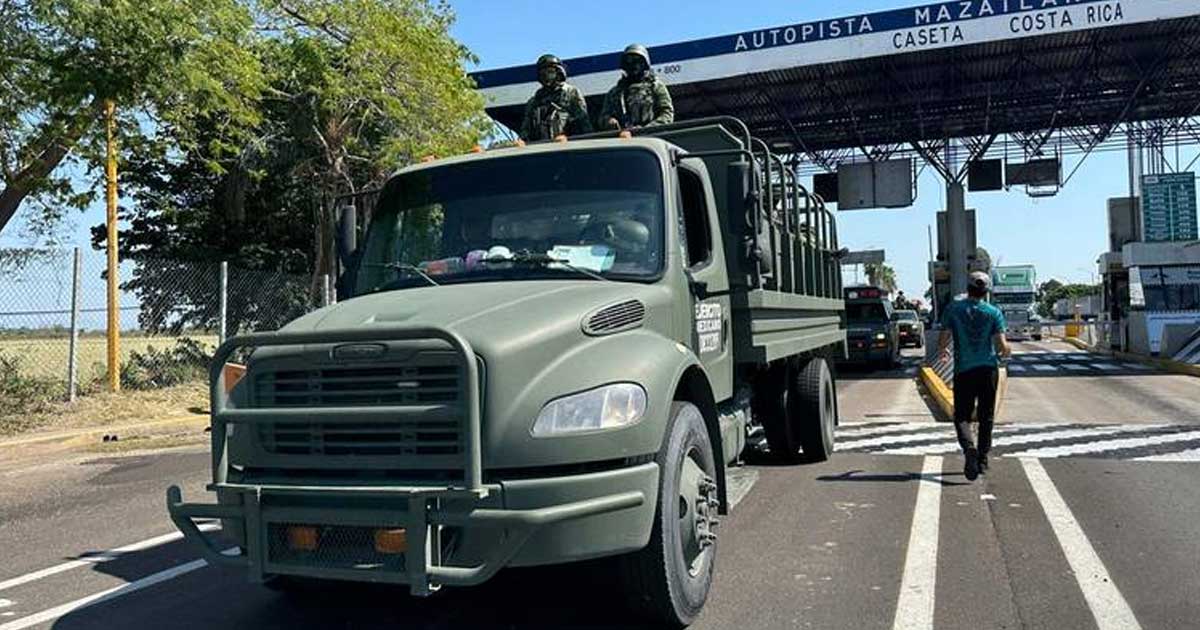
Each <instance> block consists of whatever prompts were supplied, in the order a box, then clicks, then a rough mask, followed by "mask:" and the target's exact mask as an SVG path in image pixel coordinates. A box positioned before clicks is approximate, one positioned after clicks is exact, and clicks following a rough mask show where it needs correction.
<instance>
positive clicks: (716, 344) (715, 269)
mask: <svg viewBox="0 0 1200 630" xmlns="http://www.w3.org/2000/svg"><path fill="white" fill-rule="evenodd" d="M677 172H678V174H679V177H678V182H679V197H678V198H679V209H680V211H679V232H680V243H681V245H682V250H683V261H684V262H683V264H684V267H685V269H686V272H687V276H688V283H689V285H690V286H689V289H690V291H689V293H690V295H691V299H692V318H691V322H692V325H691V329H692V330H691V339H690V344H689V345H690V347H691V348H692V351H693V352H695V353H696V356H697V357H699V358H700V361H701V363H702V364H703V365H704V369H705V370H706V371H707V372H708V377H709V379H710V381H711V383H712V387H713V395H714V396H715V397H716V399H717V400H718V401H721V400H726V399H728V398H730V397H731V396H733V351H732V348H731V345H732V343H731V342H732V331H731V330H730V328H729V326H730V318H731V317H732V313H731V312H730V299H729V275H728V273H727V271H726V269H725V253H724V252H725V248H724V245H723V244H722V242H721V234H720V232H719V231H717V230H714V229H713V228H714V227H715V226H717V225H719V224H718V223H717V220H718V219H717V216H716V212H715V208H716V206H715V204H714V201H713V192H712V186H711V184H710V182H709V179H708V177H707V172H706V171H705V170H704V167H703V165H702V164H699V163H695V162H683V163H681V164H680V165H679V168H678V170H677Z"/></svg>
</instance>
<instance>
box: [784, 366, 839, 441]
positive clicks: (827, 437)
mask: <svg viewBox="0 0 1200 630" xmlns="http://www.w3.org/2000/svg"><path fill="white" fill-rule="evenodd" d="M792 405H793V412H792V415H793V418H794V422H795V424H796V425H797V427H798V431H797V437H798V438H799V440H800V449H801V451H803V453H804V459H805V460H807V461H809V462H823V461H826V460H828V459H829V458H830V456H832V455H833V447H834V428H835V427H836V426H837V417H838V410H837V384H836V382H835V380H834V378H833V373H832V372H831V371H830V370H829V365H828V364H827V363H825V359H821V358H817V359H813V360H811V361H809V362H808V364H807V365H805V366H804V368H803V369H801V370H800V371H799V372H797V374H796V379H795V392H793V394H792Z"/></svg>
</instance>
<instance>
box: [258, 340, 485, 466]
mask: <svg viewBox="0 0 1200 630" xmlns="http://www.w3.org/2000/svg"><path fill="white" fill-rule="evenodd" d="M458 363H459V361H458V358H457V357H456V356H455V355H453V354H450V353H444V352H423V353H418V354H416V355H415V356H412V357H411V358H410V359H409V360H407V361H405V362H404V363H402V364H390V363H388V364H385V363H381V364H379V365H369V366H362V365H356V366H352V367H351V366H344V367H343V366H312V367H310V368H309V367H307V366H295V365H291V364H289V365H280V366H274V367H267V366H264V367H266V369H260V370H255V372H256V373H255V374H254V406H255V407H258V408H264V407H266V408H285V409H296V417H295V418H294V419H293V418H288V417H286V416H284V417H282V418H281V419H279V420H276V421H272V422H261V423H259V424H258V425H257V430H258V438H259V443H260V445H261V446H262V448H263V450H264V451H265V452H267V453H270V454H273V455H329V456H333V455H351V456H417V457H424V458H426V459H425V460H424V461H426V462H431V461H432V460H430V459H428V458H429V457H430V456H443V457H456V456H460V455H461V454H462V453H463V452H464V450H465V446H464V444H463V430H464V429H463V421H462V420H463V416H464V415H465V409H466V405H465V400H464V399H465V397H466V388H465V387H463V383H462V378H463V377H462V373H463V370H462V369H461V367H460V365H459V364H458ZM304 368H307V369H304ZM361 407H368V408H370V407H388V408H395V409H396V411H397V413H396V415H395V416H394V417H384V418H374V419H371V420H363V419H362V418H356V417H355V416H354V414H353V413H349V412H348V413H347V415H346V417H345V419H344V420H343V419H341V418H338V419H335V420H330V419H328V418H324V419H322V420H321V421H314V420H307V419H304V413H303V412H304V410H305V409H320V408H339V409H353V408H361ZM455 461H458V460H457V459H456V460H455Z"/></svg>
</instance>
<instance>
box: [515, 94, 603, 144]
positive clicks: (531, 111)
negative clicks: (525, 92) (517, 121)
mask: <svg viewBox="0 0 1200 630" xmlns="http://www.w3.org/2000/svg"><path fill="white" fill-rule="evenodd" d="M591 131H592V123H591V122H590V121H589V120H588V113H587V103H586V102H585V101H584V100H583V93H582V92H580V91H579V88H577V87H575V86H573V85H571V84H569V83H556V84H554V85H550V86H544V87H542V88H540V89H539V90H538V91H537V92H536V93H535V94H534V95H533V98H531V99H529V102H528V103H526V104H525V119H524V121H523V122H522V123H521V139H522V140H525V141H526V142H535V141H538V140H551V139H554V138H556V137H558V136H560V135H563V134H566V135H569V136H571V135H576V134H581V133H590V132H591Z"/></svg>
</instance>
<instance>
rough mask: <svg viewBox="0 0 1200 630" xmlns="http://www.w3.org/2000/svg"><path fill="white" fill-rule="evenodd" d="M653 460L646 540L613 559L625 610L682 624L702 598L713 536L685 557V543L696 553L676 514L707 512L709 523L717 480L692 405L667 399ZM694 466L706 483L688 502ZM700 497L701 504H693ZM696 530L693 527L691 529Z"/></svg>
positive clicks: (689, 620)
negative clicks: (653, 498)
mask: <svg viewBox="0 0 1200 630" xmlns="http://www.w3.org/2000/svg"><path fill="white" fill-rule="evenodd" d="M656 460H657V462H658V466H659V470H660V471H661V472H660V474H659V481H658V498H657V503H658V505H657V507H656V509H655V513H654V527H653V529H652V530H651V531H650V543H649V544H648V545H646V547H645V548H643V549H642V550H640V551H636V552H634V553H631V554H627V555H624V556H621V557H619V558H617V559H616V560H617V565H618V569H619V571H620V573H619V575H620V580H621V585H622V587H623V588H624V589H625V592H626V594H627V599H628V601H629V603H630V606H631V608H633V609H634V611H635V612H637V613H640V614H642V615H645V616H647V617H649V618H651V619H653V620H655V621H657V622H659V623H661V624H664V625H665V626H667V627H673V628H682V627H685V626H687V625H688V624H690V623H692V621H693V620H695V618H696V616H697V615H699V614H700V611H701V610H702V609H703V608H704V603H705V601H707V600H708V592H709V589H710V588H711V587H712V575H713V565H714V560H715V559H716V552H717V548H716V540H715V538H714V539H712V540H710V541H708V546H706V547H705V546H700V547H699V551H698V553H697V554H696V555H695V557H694V559H693V560H691V561H689V559H688V554H689V551H688V550H687V549H685V546H689V545H691V548H692V551H696V545H695V544H694V543H696V539H695V538H693V537H690V536H688V535H687V534H686V533H685V532H684V531H683V529H682V525H683V524H684V523H685V521H684V518H686V516H684V517H681V516H680V514H681V510H689V511H690V512H687V513H690V514H697V513H698V512H700V511H701V510H702V511H703V514H705V515H711V517H712V519H713V520H709V519H704V520H705V522H706V524H707V525H709V526H711V525H712V524H714V522H715V518H716V514H717V509H718V503H717V499H716V497H717V491H716V484H715V482H714V481H713V480H715V479H716V478H717V474H716V471H717V468H716V467H717V463H716V458H715V457H714V456H713V446H712V442H711V441H710V440H709V438H708V430H707V429H706V428H705V425H704V417H703V416H702V415H701V413H700V410H699V409H697V408H696V406H695V405H693V404H691V403H686V402H674V403H671V417H670V420H669V421H668V422H667V432H666V437H665V438H664V440H663V446H662V448H661V449H660V451H659V453H658V456H657V458H656ZM689 460H690V462H691V464H689ZM696 467H698V468H699V469H700V470H702V471H703V477H704V481H702V482H701V484H707V485H708V487H707V489H705V490H700V491H699V492H698V493H697V494H695V495H694V496H693V498H694V499H695V500H694V501H693V503H692V504H691V505H689V504H687V498H686V497H685V496H684V495H685V494H691V491H690V490H689V489H688V488H687V487H685V486H686V483H684V482H686V481H687V478H688V477H689V471H691V473H692V475H694V474H695V470H696ZM681 484H683V485H681ZM702 487H703V486H702ZM701 501H702V502H703V503H704V505H699V502H701ZM681 504H683V505H682V506H681ZM691 522H698V521H696V520H693V521H691ZM698 531H700V530H699V529H698V528H693V529H692V532H691V533H692V534H696V533H697V532H698ZM710 531H711V530H710Z"/></svg>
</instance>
